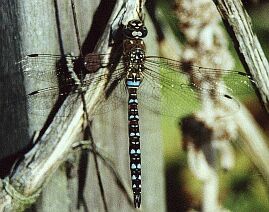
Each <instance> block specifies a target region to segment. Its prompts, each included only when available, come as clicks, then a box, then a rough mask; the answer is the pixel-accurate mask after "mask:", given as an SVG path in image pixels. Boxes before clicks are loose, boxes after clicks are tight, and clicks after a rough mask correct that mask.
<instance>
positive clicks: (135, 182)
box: [128, 88, 141, 207]
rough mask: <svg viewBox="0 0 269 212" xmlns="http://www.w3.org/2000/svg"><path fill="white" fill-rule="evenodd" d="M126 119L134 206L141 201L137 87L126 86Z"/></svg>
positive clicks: (138, 205)
mask: <svg viewBox="0 0 269 212" xmlns="http://www.w3.org/2000/svg"><path fill="white" fill-rule="evenodd" d="M128 91H129V101H128V120H129V126H128V128H129V155H130V170H131V180H132V189H133V193H134V204H135V207H140V203H141V150H140V131H139V115H138V109H137V105H138V101H137V88H128Z"/></svg>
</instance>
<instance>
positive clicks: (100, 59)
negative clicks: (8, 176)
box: [19, 20, 252, 208]
mask: <svg viewBox="0 0 269 212" xmlns="http://www.w3.org/2000/svg"><path fill="white" fill-rule="evenodd" d="M122 34H123V41H122V56H121V58H120V59H118V57H114V55H112V54H110V55H108V54H95V53H89V54H87V55H86V56H71V55H68V56H66V57H65V56H64V57H63V56H62V55H51V54H31V55H28V56H26V57H25V58H24V59H23V60H22V61H20V62H19V65H20V66H22V69H23V73H24V76H25V79H28V78H30V79H34V80H37V82H38V81H40V80H41V81H42V80H44V81H47V80H49V79H53V82H52V83H53V84H54V85H53V86H49V87H45V88H41V89H37V90H35V91H33V92H30V93H28V94H27V95H26V98H27V101H28V104H29V110H31V111H34V113H40V114H42V110H43V109H45V108H46V103H43V104H42V105H40V104H38V108H34V107H35V102H37V101H40V99H41V98H42V101H44V98H43V97H44V96H52V95H54V96H67V95H78V96H79V93H80V92H81V91H82V90H87V89H90V85H92V84H94V83H96V84H97V83H98V82H100V81H103V80H106V81H108V83H107V89H106V91H105V94H106V98H107V100H106V101H105V102H104V103H103V104H102V105H101V106H100V109H99V110H98V111H97V114H98V113H106V112H110V111H111V110H112V109H113V108H114V109H115V108H117V107H118V105H119V104H122V103H125V104H126V105H128V137H129V156H130V158H129V160H130V174H131V182H132V191H133V198H134V206H135V207H138V208H139V207H140V205H141V184H142V179H141V167H142V165H141V147H140V123H139V110H138V106H139V107H145V108H146V109H149V110H153V111H154V112H156V113H158V114H161V115H166V116H172V117H177V116H178V111H179V110H182V109H183V110H186V111H188V110H190V108H191V106H192V105H193V104H197V103H195V102H197V101H199V90H200V91H201V90H203V89H202V88H201V87H199V85H196V84H195V83H193V82H190V80H189V79H190V77H189V73H190V72H192V74H193V75H197V76H199V75H202V74H203V73H204V72H207V73H211V74H213V75H220V74H222V75H223V77H224V80H225V79H226V80H227V81H229V83H230V84H231V85H234V86H233V87H238V86H240V87H242V86H245V87H247V89H249V88H250V87H251V82H252V79H251V77H250V76H249V75H247V74H246V73H244V72H240V71H233V70H221V69H211V68H203V67H200V66H195V65H191V64H187V63H182V62H180V61H177V60H173V59H169V58H164V57H159V56H147V55H146V45H145V42H144V40H143V39H144V38H145V37H146V36H147V34H148V31H147V28H146V27H145V25H144V24H143V22H142V21H141V20H131V21H129V22H128V24H127V25H125V26H124V27H123V29H122ZM70 66H71V68H72V69H74V70H79V71H75V73H76V74H77V78H78V79H81V80H80V81H79V82H78V80H75V78H76V77H74V74H73V72H72V71H69V69H70ZM104 67H105V68H108V70H109V72H108V73H104V74H101V75H96V74H95V73H96V72H97V71H98V70H99V69H101V68H104ZM205 80H207V79H205ZM208 85H209V87H207V88H206V89H208V90H209V91H211V90H214V89H215V87H216V83H213V82H211V81H210V80H209V79H208ZM227 89H228V91H229V93H232V94H233V93H236V90H235V89H230V88H228V87H227ZM197 91H198V92H197ZM214 94H215V96H217V97H218V98H222V99H224V100H227V101H230V102H231V103H232V104H233V105H235V107H234V108H237V107H238V102H237V100H236V99H235V98H234V97H232V96H231V95H230V94H227V93H218V92H215V93H214ZM45 99H46V98H45ZM139 99H145V100H146V101H143V102H139V101H138V100H139ZM177 100H178V101H177ZM107 105H110V106H109V107H107ZM182 105H183V106H182ZM30 106H31V107H30ZM43 107H44V108H43Z"/></svg>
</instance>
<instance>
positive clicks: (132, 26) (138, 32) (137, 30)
mask: <svg viewBox="0 0 269 212" xmlns="http://www.w3.org/2000/svg"><path fill="white" fill-rule="evenodd" d="M147 34H148V30H147V28H146V27H145V26H144V24H143V22H142V21H140V20H131V21H129V22H128V24H127V26H124V28H123V35H124V36H125V37H126V38H130V39H142V38H144V37H146V35H147Z"/></svg>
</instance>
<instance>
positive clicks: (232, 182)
mask: <svg viewBox="0 0 269 212" xmlns="http://www.w3.org/2000/svg"><path fill="white" fill-rule="evenodd" d="M243 4H244V6H245V8H246V9H247V11H248V13H249V15H250V17H251V19H252V23H253V30H254V32H255V33H256V34H257V36H258V38H259V40H260V42H261V45H262V47H263V49H264V51H265V54H266V56H267V58H268V55H269V45H268V44H269V42H268V41H269V19H268V14H269V1H266V0H264V1H262V0H252V1H251V0H245V1H243ZM157 7H158V10H159V11H160V12H161V14H164V19H165V21H167V22H168V23H169V25H170V27H171V28H172V30H173V32H174V34H175V35H176V36H177V38H178V39H179V40H180V41H181V42H183V43H184V38H183V37H182V34H181V33H180V31H179V28H178V20H177V18H176V16H175V15H173V14H172V13H171V11H172V10H173V7H174V0H169V1H168V0H159V1H158V4H157ZM227 39H228V40H229V41H230V43H229V48H230V51H231V53H232V55H233V56H234V59H235V61H236V68H235V70H240V71H241V70H244V69H243V68H242V65H241V63H240V61H239V59H238V56H237V54H236V51H235V50H234V48H233V44H232V42H231V40H230V38H229V36H228V35H227ZM242 93H243V95H242V96H239V98H240V100H241V101H242V102H243V103H244V104H245V105H246V107H247V108H248V109H249V111H250V112H251V113H252V115H253V116H254V118H255V120H256V121H257V123H258V124H259V125H260V127H261V129H262V130H263V131H264V133H265V135H267V139H266V140H267V141H268V135H269V119H268V114H266V112H265V111H264V110H263V108H262V107H261V106H260V102H259V100H258V99H257V97H256V95H255V93H254V92H249V91H248V92H242ZM179 116H180V114H179ZM178 121H179V119H178V120H172V119H169V118H166V117H164V118H163V119H162V128H163V132H164V133H163V136H164V141H165V142H164V149H165V159H166V190H167V193H166V195H167V210H168V211H187V210H189V209H191V208H194V209H198V210H199V209H201V194H202V184H201V182H199V181H198V180H197V179H196V178H195V177H194V175H193V174H192V173H191V172H190V170H189V168H188V164H187V158H186V153H185V152H184V151H183V149H182V146H181V134H180V128H179V125H178V123H177V122H178ZM172 126H173V127H172ZM268 144H269V143H268ZM233 147H234V150H235V154H236V165H235V167H234V168H233V169H232V170H231V171H228V172H224V171H221V170H220V171H219V176H220V196H219V199H220V202H221V204H222V205H223V207H225V208H227V209H230V210H231V211H244V212H246V211H260V212H262V211H264V212H265V211H269V195H268V192H269V189H268V184H266V182H265V181H264V180H263V178H262V176H261V174H260V173H259V170H258V169H257V168H256V167H255V165H254V164H253V162H252V161H251V155H247V154H246V153H245V152H244V150H243V147H242V143H241V142H240V140H237V141H234V142H233ZM268 162H269V161H268Z"/></svg>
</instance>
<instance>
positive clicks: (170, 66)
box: [146, 56, 256, 96]
mask: <svg viewBox="0 0 269 212" xmlns="http://www.w3.org/2000/svg"><path fill="white" fill-rule="evenodd" d="M146 64H147V66H148V67H155V68H159V69H165V70H166V72H167V73H173V72H179V73H181V74H182V75H189V74H190V75H191V76H192V79H196V81H197V79H198V80H201V81H203V82H207V84H208V85H209V86H208V87H207V88H206V89H208V90H213V89H215V88H216V87H218V86H219V84H222V82H221V81H222V80H223V81H224V82H225V85H221V86H222V87H223V89H224V90H227V91H228V92H229V93H231V95H232V96H237V95H241V94H246V93H250V92H253V91H254V90H253V84H254V85H255V84H256V83H255V81H254V80H253V79H252V77H251V76H250V75H249V74H246V73H245V72H241V71H234V70H225V69H217V68H205V67H200V66H196V65H192V64H190V63H182V62H180V61H176V60H172V59H168V58H164V57H156V56H149V57H147V58H146ZM220 79H221V80H220ZM192 85H193V86H196V87H197V88H199V89H201V87H200V85H199V83H197V84H195V82H193V84H192ZM203 89H204V88H203Z"/></svg>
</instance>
